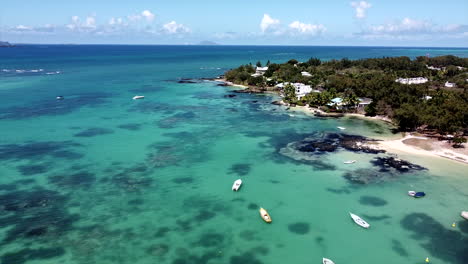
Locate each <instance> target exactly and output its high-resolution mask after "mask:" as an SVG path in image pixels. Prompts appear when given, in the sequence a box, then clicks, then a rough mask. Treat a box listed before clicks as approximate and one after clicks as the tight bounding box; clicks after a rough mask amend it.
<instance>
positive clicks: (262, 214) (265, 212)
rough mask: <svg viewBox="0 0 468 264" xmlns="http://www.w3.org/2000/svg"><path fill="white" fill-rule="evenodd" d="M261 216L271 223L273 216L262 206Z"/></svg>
mask: <svg viewBox="0 0 468 264" xmlns="http://www.w3.org/2000/svg"><path fill="white" fill-rule="evenodd" d="M260 216H261V217H262V219H263V221H265V222H267V223H271V217H270V215H269V214H268V212H267V210H265V209H263V208H261V207H260Z"/></svg>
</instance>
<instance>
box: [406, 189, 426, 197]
mask: <svg viewBox="0 0 468 264" xmlns="http://www.w3.org/2000/svg"><path fill="white" fill-rule="evenodd" d="M408 195H409V196H411V197H414V198H421V197H424V196H426V193H425V192H415V191H409V192H408Z"/></svg>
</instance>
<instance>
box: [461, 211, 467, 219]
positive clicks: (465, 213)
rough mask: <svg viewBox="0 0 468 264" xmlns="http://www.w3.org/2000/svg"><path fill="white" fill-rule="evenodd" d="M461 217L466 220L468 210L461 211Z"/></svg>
mask: <svg viewBox="0 0 468 264" xmlns="http://www.w3.org/2000/svg"><path fill="white" fill-rule="evenodd" d="M460 215H461V217H463V218H465V219H466V220H468V211H463V212H461V214H460Z"/></svg>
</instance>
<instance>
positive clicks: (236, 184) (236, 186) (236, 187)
mask: <svg viewBox="0 0 468 264" xmlns="http://www.w3.org/2000/svg"><path fill="white" fill-rule="evenodd" d="M241 185H242V180H241V179H238V180H236V181H234V184H233V185H232V190H233V191H236V192H237V191H238V190H239V188H240V187H241Z"/></svg>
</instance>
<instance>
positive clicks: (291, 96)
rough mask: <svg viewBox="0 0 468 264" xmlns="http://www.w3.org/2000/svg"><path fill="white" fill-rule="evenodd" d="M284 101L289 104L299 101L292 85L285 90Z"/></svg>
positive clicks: (288, 85)
mask: <svg viewBox="0 0 468 264" xmlns="http://www.w3.org/2000/svg"><path fill="white" fill-rule="evenodd" d="M283 93H284V100H285V101H286V102H288V103H295V102H296V100H297V97H296V88H295V87H294V86H293V85H292V84H290V83H289V84H287V85H286V86H285V87H284V88H283Z"/></svg>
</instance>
